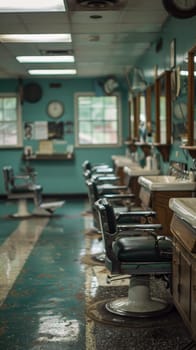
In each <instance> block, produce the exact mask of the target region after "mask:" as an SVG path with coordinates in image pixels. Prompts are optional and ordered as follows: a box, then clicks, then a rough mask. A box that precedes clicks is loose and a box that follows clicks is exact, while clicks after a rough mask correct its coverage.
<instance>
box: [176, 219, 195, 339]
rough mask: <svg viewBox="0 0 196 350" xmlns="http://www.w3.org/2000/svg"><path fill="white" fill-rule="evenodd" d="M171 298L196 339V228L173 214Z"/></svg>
mask: <svg viewBox="0 0 196 350" xmlns="http://www.w3.org/2000/svg"><path fill="white" fill-rule="evenodd" d="M171 231H172V234H173V274H172V275H173V300H174V304H175V306H176V308H177V309H178V311H179V313H180V315H181V317H182V319H183V320H184V323H185V324H186V326H187V327H188V329H189V330H190V332H191V335H192V337H193V338H194V340H196V229H193V228H192V227H191V226H190V225H189V224H187V223H186V222H185V221H183V220H181V219H180V218H179V217H178V216H177V215H176V214H173V217H172V221H171Z"/></svg>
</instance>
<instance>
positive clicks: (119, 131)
mask: <svg viewBox="0 0 196 350" xmlns="http://www.w3.org/2000/svg"><path fill="white" fill-rule="evenodd" d="M114 95H115V96H116V97H117V117H118V126H117V143H115V144H114V143H112V144H109V143H107V144H95V143H93V144H80V143H79V123H78V97H81V96H91V97H93V96H94V97H96V95H95V94H93V93H91V92H86V93H84V92H82V93H80V92H78V93H75V94H74V111H75V117H74V119H75V147H78V148H103V147H104V148H106V147H107V148H112V147H113V148H114V147H120V146H121V145H122V113H121V99H120V94H119V93H115V94H114Z"/></svg>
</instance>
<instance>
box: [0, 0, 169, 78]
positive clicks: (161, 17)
mask: <svg viewBox="0 0 196 350" xmlns="http://www.w3.org/2000/svg"><path fill="white" fill-rule="evenodd" d="M40 1H41V0H40ZM76 1H79V0H67V3H66V4H65V6H66V8H68V10H67V12H65V13H63V12H59V13H58V12H55V13H51V12H48V13H32V14H30V13H16V14H13V13H0V34H8V33H9V34H38V33H68V32H70V33H71V34H72V43H69V44H64V43H36V44H32V43H31V44H28V43H15V44H13V43H1V44H0V78H1V77H6V78H7V77H17V78H19V77H21V78H25V77H30V76H29V75H28V73H27V70H28V69H29V68H31V69H32V68H66V67H67V68H76V69H77V76H78V77H100V76H111V75H118V76H121V75H124V73H125V71H128V70H129V69H130V68H131V67H132V66H134V65H135V63H136V61H137V60H138V57H140V56H141V55H142V54H143V53H144V52H145V50H147V49H148V48H149V47H150V45H151V44H152V42H154V41H155V40H156V39H157V38H158V36H159V32H160V30H161V28H162V25H163V23H164V22H165V20H166V19H167V17H168V13H167V12H166V10H165V9H164V8H163V5H162V1H161V0H150V1H149V0H148V1H147V0H127V1H126V0H112V1H114V2H115V1H117V4H116V5H115V6H110V9H104V10H102V11H100V4H102V3H101V1H104V5H105V6H106V8H108V7H107V4H108V2H109V0H87V1H91V5H92V6H93V8H92V9H90V8H89V6H81V5H77V3H76ZM110 1H111V0H110ZM92 15H100V16H101V18H98V19H96V18H91V16H92ZM48 50H49V51H54V52H55V51H60V52H61V51H62V52H63V51H65V50H66V52H67V53H69V52H71V51H72V50H73V53H74V55H75V60H76V62H75V63H69V64H62V63H61V64H59V63H58V66H57V64H47V65H46V64H44V67H43V64H22V63H19V62H17V61H16V59H15V57H16V56H17V55H21V56H23V55H40V54H44V53H45V51H46V52H47V51H48Z"/></svg>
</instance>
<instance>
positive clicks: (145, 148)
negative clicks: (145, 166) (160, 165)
mask: <svg viewBox="0 0 196 350" xmlns="http://www.w3.org/2000/svg"><path fill="white" fill-rule="evenodd" d="M135 145H136V146H139V147H141V149H142V151H143V152H144V154H145V156H146V157H148V156H150V155H151V149H152V143H142V142H135Z"/></svg>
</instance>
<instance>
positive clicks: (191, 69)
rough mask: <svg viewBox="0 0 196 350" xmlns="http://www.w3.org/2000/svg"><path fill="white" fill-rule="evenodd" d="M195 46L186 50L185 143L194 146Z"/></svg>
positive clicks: (195, 138)
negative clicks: (186, 98) (186, 117)
mask: <svg viewBox="0 0 196 350" xmlns="http://www.w3.org/2000/svg"><path fill="white" fill-rule="evenodd" d="M195 72H196V46H194V47H193V48H192V49H191V50H190V51H189V52H188V106H187V107H188V119H187V134H188V139H187V145H188V146H196V99H195V96H196V87H195V84H196V76H195V74H196V73H195Z"/></svg>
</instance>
